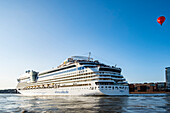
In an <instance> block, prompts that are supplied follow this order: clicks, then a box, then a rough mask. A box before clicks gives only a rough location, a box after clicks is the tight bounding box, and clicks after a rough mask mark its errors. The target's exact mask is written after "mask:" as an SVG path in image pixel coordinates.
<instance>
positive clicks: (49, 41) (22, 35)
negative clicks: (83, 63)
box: [0, 0, 170, 89]
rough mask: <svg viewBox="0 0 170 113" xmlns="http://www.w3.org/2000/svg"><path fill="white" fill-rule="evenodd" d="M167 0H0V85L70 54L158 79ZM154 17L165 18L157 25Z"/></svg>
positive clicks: (167, 62)
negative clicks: (89, 57)
mask: <svg viewBox="0 0 170 113" xmlns="http://www.w3.org/2000/svg"><path fill="white" fill-rule="evenodd" d="M169 4H170V1H169V0H161V1H160V0H15V1H12V0H1V1H0V77H1V79H0V89H7V88H16V85H17V78H18V77H19V76H20V75H21V74H23V73H25V71H26V70H35V71H38V72H41V71H44V70H49V69H52V68H53V67H57V66H58V65H60V64H61V63H62V62H63V61H64V60H65V59H66V58H68V57H70V56H74V55H79V56H82V55H83V56H88V52H91V53H92V54H91V57H93V58H94V59H97V60H99V61H101V62H103V63H106V64H109V65H117V67H120V68H122V74H123V75H124V77H125V78H126V80H127V81H128V82H129V83H143V82H164V81H165V67H168V66H170V20H169V18H170V13H169V12H170V7H169ZM159 16H165V17H166V20H165V22H164V23H163V25H162V26H161V25H160V24H158V23H157V18H158V17H159Z"/></svg>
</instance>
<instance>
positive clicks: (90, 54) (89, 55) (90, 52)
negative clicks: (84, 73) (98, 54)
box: [88, 52, 91, 61]
mask: <svg viewBox="0 0 170 113" xmlns="http://www.w3.org/2000/svg"><path fill="white" fill-rule="evenodd" d="M90 55H91V52H89V57H88V61H90Z"/></svg>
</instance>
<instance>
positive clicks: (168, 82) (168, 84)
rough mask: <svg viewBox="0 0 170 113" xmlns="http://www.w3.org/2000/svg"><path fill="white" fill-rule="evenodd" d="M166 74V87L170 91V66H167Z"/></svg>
mask: <svg viewBox="0 0 170 113" xmlns="http://www.w3.org/2000/svg"><path fill="white" fill-rule="evenodd" d="M165 75H166V88H167V91H170V67H166V68H165Z"/></svg>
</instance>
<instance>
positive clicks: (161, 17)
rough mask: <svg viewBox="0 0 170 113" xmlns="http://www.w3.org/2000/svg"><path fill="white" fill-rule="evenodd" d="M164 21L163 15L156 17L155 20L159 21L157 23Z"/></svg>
mask: <svg viewBox="0 0 170 113" xmlns="http://www.w3.org/2000/svg"><path fill="white" fill-rule="evenodd" d="M164 21H165V17H164V16H160V17H159V18H158V19H157V22H158V23H159V24H161V25H162V24H163V23H164Z"/></svg>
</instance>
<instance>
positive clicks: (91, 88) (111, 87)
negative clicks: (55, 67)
mask: <svg viewBox="0 0 170 113" xmlns="http://www.w3.org/2000/svg"><path fill="white" fill-rule="evenodd" d="M48 88H51V87H48ZM100 88H101V89H105V90H107V89H109V90H111V89H112V90H114V89H115V90H116V89H117V90H118V89H128V87H120V86H119V87H118V86H116V87H114V86H98V87H83V88H70V89H71V90H77V89H89V90H96V89H100ZM25 89H27V88H25ZM28 89H35V88H28ZM36 89H37V88H36ZM62 90H65V89H62Z"/></svg>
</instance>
